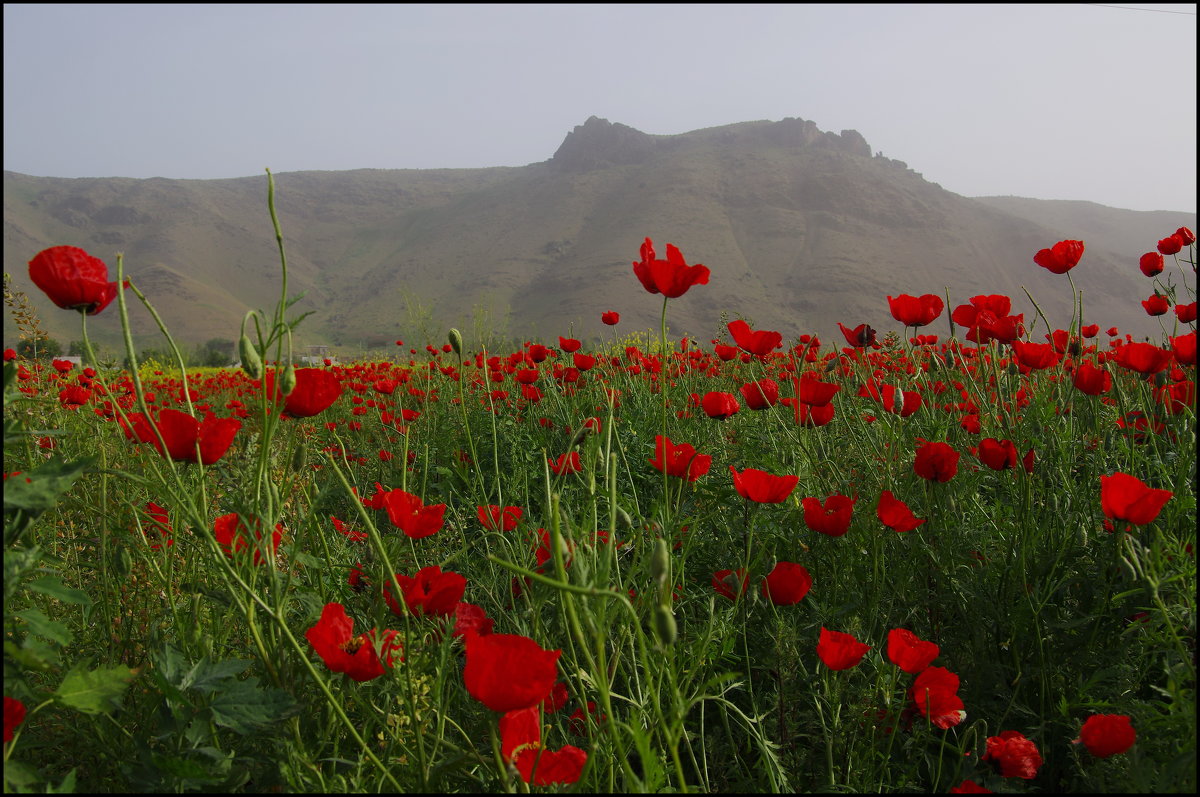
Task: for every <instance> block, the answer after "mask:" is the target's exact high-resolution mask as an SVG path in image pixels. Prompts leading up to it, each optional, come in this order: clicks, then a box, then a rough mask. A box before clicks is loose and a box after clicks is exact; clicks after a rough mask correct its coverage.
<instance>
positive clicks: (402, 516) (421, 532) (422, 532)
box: [383, 490, 446, 540]
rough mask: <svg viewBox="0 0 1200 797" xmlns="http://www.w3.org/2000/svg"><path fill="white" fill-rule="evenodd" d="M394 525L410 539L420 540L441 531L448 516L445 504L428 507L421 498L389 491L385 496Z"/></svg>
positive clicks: (397, 491)
mask: <svg viewBox="0 0 1200 797" xmlns="http://www.w3.org/2000/svg"><path fill="white" fill-rule="evenodd" d="M383 508H384V509H385V510H387V513H388V519H389V520H390V521H392V525H393V526H395V527H396V528H398V529H400V530H401V531H403V532H404V533H405V534H406V535H407V536H408V537H411V538H412V539H414V540H419V539H422V538H424V537H428V536H430V535H432V534H436V533H437V532H439V531H441V529H442V525H443V523H444V522H445V521H444V515H445V514H446V505H445V504H430V505H428V506H427V505H426V504H425V502H424V501H422V500H421V497H420V496H418V495H413V494H412V493H406V492H405V491H404V490H389V491H388V492H387V493H385V494H384V496H383Z"/></svg>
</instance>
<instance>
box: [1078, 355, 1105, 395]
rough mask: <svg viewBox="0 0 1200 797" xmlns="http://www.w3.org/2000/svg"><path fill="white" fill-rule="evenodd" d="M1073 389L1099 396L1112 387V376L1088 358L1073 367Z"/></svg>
mask: <svg viewBox="0 0 1200 797" xmlns="http://www.w3.org/2000/svg"><path fill="white" fill-rule="evenodd" d="M1071 383H1072V384H1073V385H1075V389H1076V390H1079V391H1081V392H1083V393H1086V394H1088V395H1089V396H1099V395H1100V394H1101V393H1107V392H1108V391H1109V390H1110V389H1111V388H1112V376H1111V375H1110V374H1109V373H1108V371H1106V370H1104V369H1103V368H1097V367H1096V366H1095V365H1093V364H1092V363H1091V361H1089V360H1084V361H1083V362H1081V363H1080V364H1079V365H1078V366H1076V368H1075V373H1074V375H1073V376H1072V377H1071Z"/></svg>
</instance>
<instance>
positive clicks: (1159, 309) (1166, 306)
mask: <svg viewBox="0 0 1200 797" xmlns="http://www.w3.org/2000/svg"><path fill="white" fill-rule="evenodd" d="M1142 307H1143V308H1145V310H1146V315H1149V316H1156V315H1166V314H1167V311H1168V310H1170V309H1171V303H1170V302H1168V301H1167V297H1165V296H1163V295H1161V294H1158V293H1155V294H1154V295H1153V296H1151V297H1150V298H1149V299H1143V300H1142Z"/></svg>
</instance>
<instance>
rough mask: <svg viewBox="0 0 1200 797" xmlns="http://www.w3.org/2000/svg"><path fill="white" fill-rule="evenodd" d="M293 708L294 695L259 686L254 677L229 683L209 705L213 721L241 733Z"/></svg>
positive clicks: (279, 716) (272, 719) (274, 718)
mask: <svg viewBox="0 0 1200 797" xmlns="http://www.w3.org/2000/svg"><path fill="white" fill-rule="evenodd" d="M294 707H295V702H294V701H293V700H292V697H291V695H289V694H288V693H287V692H284V691H283V690H282V689H275V688H273V687H272V688H268V689H259V688H258V678H256V677H254V676H251V677H249V678H247V679H246V680H244V681H234V682H233V683H231V684H229V687H228V688H227V689H225V690H224V691H223V692H221V693H219V694H218V695H217V697H216V699H215V700H213V702H212V705H211V706H209V708H210V709H211V710H212V713H213V721H214V722H216V723H217V724H218V725H220V726H222V727H225V728H229V729H230V730H231V731H233V732H234V733H240V734H242V735H246V734H249V733H252V732H254V731H256V730H258V729H259V728H262V727H263V726H265V725H269V724H271V723H273V722H278V721H279V720H281V719H283V718H284V717H286V716H287V715H288V713H289V712H290V711H291V710H292V709H293V708H294Z"/></svg>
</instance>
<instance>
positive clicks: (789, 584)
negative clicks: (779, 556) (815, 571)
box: [762, 562, 813, 606]
mask: <svg viewBox="0 0 1200 797" xmlns="http://www.w3.org/2000/svg"><path fill="white" fill-rule="evenodd" d="M812 583H813V580H812V576H810V575H809V574H808V570H807V569H806V568H805V567H804V566H803V565H798V564H796V563H795V562H776V563H775V567H774V568H773V569H772V570H771V572H770V573H768V574H767V576H766V578H764V579H763V581H762V594H763V597H764V598H766V599H767V600H769V601H771V603H773V604H775V605H776V606H791V605H792V604H795V603H799V602H800V601H801V600H803V599H804V596H805V595H807V594H808V591H809V589H811V588H812Z"/></svg>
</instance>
